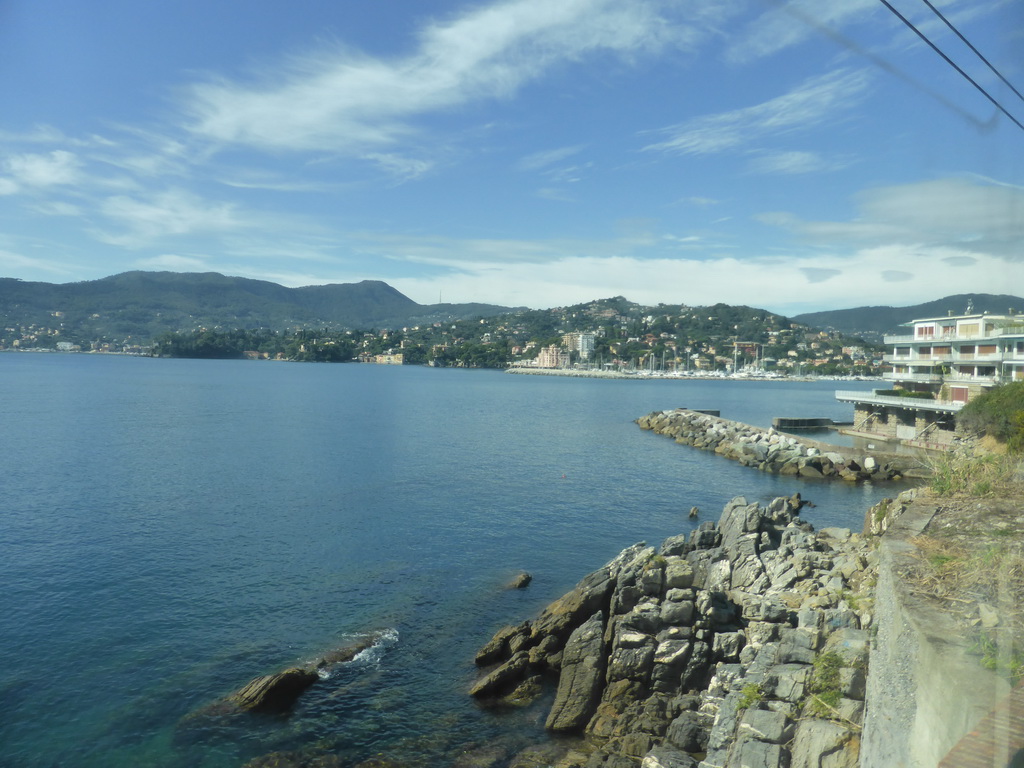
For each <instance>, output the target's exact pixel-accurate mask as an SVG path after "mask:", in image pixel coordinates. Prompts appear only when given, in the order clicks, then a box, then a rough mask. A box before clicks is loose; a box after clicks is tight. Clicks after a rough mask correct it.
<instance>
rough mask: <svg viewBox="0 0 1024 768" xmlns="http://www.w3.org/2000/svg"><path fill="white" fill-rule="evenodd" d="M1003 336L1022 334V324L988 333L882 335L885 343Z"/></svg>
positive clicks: (1023, 327) (1023, 328)
mask: <svg viewBox="0 0 1024 768" xmlns="http://www.w3.org/2000/svg"><path fill="white" fill-rule="evenodd" d="M1003 336H1024V325H1008V326H1006V327H1004V328H996V329H995V330H992V331H989V332H988V333H970V334H965V333H951V334H944V333H940V334H937V335H935V336H915V335H914V334H910V335H900V336H884V337H883V338H884V340H885V343H886V344H913V343H915V342H916V343H919V344H934V343H935V342H947V341H978V340H979V339H998V338H1002V337H1003Z"/></svg>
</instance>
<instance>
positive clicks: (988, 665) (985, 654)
mask: <svg viewBox="0 0 1024 768" xmlns="http://www.w3.org/2000/svg"><path fill="white" fill-rule="evenodd" d="M1004 634H1005V633H1004ZM1000 639H1001V638H998V637H997V636H996V634H995V633H994V632H992V631H985V630H982V631H980V632H978V633H977V639H976V641H975V643H974V645H973V646H971V652H972V653H973V654H975V655H976V656H978V663H980V664H981V666H982V667H983V668H984V669H987V670H989V671H990V672H995V673H996V674H997V675H999V676H1000V677H1002V678H1004V679H1006V680H1008V681H1009V682H1010V684H1011V685H1016V684H1017V683H1018V682H1020V681H1021V679H1022V678H1024V650H1022V649H1021V648H1019V647H1012V645H1011V647H1007V648H1002V647H1000ZM1002 639H1005V638H1002Z"/></svg>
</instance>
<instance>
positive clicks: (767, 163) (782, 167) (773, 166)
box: [748, 151, 851, 176]
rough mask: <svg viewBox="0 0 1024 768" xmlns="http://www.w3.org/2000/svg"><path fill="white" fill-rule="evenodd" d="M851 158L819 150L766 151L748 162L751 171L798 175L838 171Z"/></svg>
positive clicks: (847, 163) (848, 162)
mask: <svg viewBox="0 0 1024 768" xmlns="http://www.w3.org/2000/svg"><path fill="white" fill-rule="evenodd" d="M850 162H851V161H850V160H849V159H840V158H828V157H824V156H823V155H821V154H819V153H817V152H801V151H793V152H764V153H761V154H759V155H758V156H756V157H754V158H753V159H752V160H751V161H750V163H749V164H748V169H749V171H750V172H751V173H757V174H766V175H776V174H781V175H787V176H792V175H798V174H803V173H820V172H823V171H837V170H839V169H841V168H845V167H846V166H847V165H849V164H850Z"/></svg>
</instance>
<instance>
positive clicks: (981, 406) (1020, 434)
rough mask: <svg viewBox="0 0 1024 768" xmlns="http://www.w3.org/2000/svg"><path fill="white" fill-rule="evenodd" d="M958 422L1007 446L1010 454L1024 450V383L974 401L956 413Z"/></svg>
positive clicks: (1004, 388)
mask: <svg viewBox="0 0 1024 768" xmlns="http://www.w3.org/2000/svg"><path fill="white" fill-rule="evenodd" d="M956 423H957V426H958V427H961V428H963V429H967V430H970V431H972V432H984V433H985V434H986V435H990V436H992V437H994V438H996V439H997V440H999V441H1001V442H1004V443H1006V444H1007V448H1008V449H1009V450H1011V451H1015V452H1020V451H1022V450H1024V381H1015V382H1013V383H1012V384H1004V385H1002V386H1000V387H996V388H994V389H992V390H990V391H988V392H986V393H985V394H983V395H979V396H978V397H976V398H974V399H973V400H971V401H970V402H969V403H967V405H965V406H964V407H963V408H962V409H960V412H959V413H957V415H956Z"/></svg>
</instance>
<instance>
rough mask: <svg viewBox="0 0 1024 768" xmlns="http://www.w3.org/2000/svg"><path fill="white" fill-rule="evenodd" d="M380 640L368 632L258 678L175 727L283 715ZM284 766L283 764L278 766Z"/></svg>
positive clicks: (375, 634) (377, 633)
mask: <svg viewBox="0 0 1024 768" xmlns="http://www.w3.org/2000/svg"><path fill="white" fill-rule="evenodd" d="M383 637H384V633H381V632H372V633H369V634H366V635H364V636H362V637H360V638H359V639H358V640H356V641H354V642H352V643H349V644H348V645H345V646H343V647H341V648H336V649H334V650H332V651H329V652H328V653H326V654H324V655H323V656H321V657H320V658H319V659H317V660H316V661H314V662H312V663H310V664H306V665H304V666H301V667H289V668H288V669H285V670H284V671H282V672H275V673H273V674H270V675H260V676H259V677H257V678H254V679H253V680H250V681H249V682H248V683H246V684H245V685H244V686H242V687H241V688H239V689H238V690H237V691H235V692H234V693H232V694H230V695H228V696H226V697H224V698H223V699H220V700H219V701H215V702H213V703H212V704H208V705H206V706H205V707H202V708H201V709H198V710H196V711H194V712H191V713H189V714H188V715H186V716H185V717H184V718H182V720H181V721H180V722H179V724H178V728H179V730H181V729H188V728H193V727H202V726H203V725H204V724H205V723H207V722H208V721H210V720H211V719H216V718H222V717H230V716H233V715H238V714H240V713H244V712H286V711H288V710H290V709H291V708H292V707H293V706H294V705H295V702H296V701H297V700H298V699H299V697H300V696H301V695H302V694H303V693H305V692H306V691H307V690H308V689H309V688H310V687H312V686H313V685H315V684H316V683H317V682H318V681H319V680H320V675H321V673H323V672H326V671H327V670H329V669H331V668H333V667H335V666H337V665H339V664H344V663H346V662H350V661H352V660H353V659H354V658H355V657H356V656H358V655H359V654H360V653H362V652H363V651H365V650H366V649H368V648H370V647H372V646H374V645H376V644H377V643H379V642H380V641H381V639H382V638H383ZM281 754H285V753H281ZM289 754H290V753H289ZM282 759H283V758H282ZM285 764H287V763H282V765H285Z"/></svg>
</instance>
